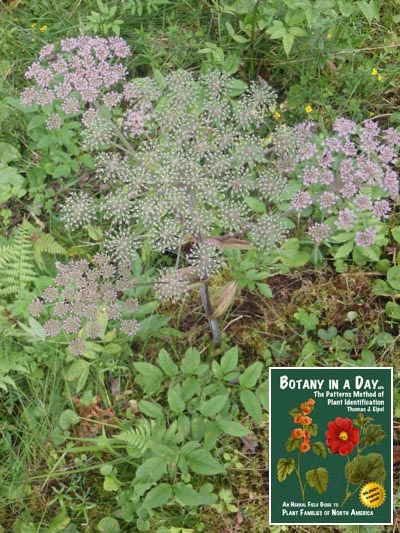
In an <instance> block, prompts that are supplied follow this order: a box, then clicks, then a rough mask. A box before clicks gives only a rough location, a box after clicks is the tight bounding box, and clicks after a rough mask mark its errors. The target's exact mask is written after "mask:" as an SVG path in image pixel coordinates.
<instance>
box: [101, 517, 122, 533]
mask: <svg viewBox="0 0 400 533" xmlns="http://www.w3.org/2000/svg"><path fill="white" fill-rule="evenodd" d="M96 529H97V530H98V531H100V532H101V533H119V532H120V531H121V528H120V527H119V522H118V520H116V519H115V518H113V517H112V516H105V517H104V518H102V519H101V520H100V522H99V523H98V524H97V528H96Z"/></svg>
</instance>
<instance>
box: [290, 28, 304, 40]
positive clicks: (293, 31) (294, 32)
mask: <svg viewBox="0 0 400 533" xmlns="http://www.w3.org/2000/svg"><path fill="white" fill-rule="evenodd" d="M289 33H291V34H292V35H294V36H296V37H307V35H308V33H307V32H306V30H303V28H298V27H297V26H292V27H291V28H289Z"/></svg>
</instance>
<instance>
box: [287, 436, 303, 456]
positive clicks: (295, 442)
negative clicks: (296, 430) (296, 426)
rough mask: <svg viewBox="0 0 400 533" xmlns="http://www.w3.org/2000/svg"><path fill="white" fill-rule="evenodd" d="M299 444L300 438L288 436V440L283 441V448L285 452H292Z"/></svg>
mask: <svg viewBox="0 0 400 533" xmlns="http://www.w3.org/2000/svg"><path fill="white" fill-rule="evenodd" d="M299 444H300V439H293V438H292V437H289V438H288V440H287V441H286V443H285V448H286V451H287V452H289V453H290V452H294V450H297V448H298V447H299Z"/></svg>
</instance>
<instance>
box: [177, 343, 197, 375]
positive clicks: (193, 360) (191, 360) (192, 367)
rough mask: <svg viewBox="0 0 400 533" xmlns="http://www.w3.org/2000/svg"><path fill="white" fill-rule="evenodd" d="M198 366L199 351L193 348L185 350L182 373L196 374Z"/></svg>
mask: <svg viewBox="0 0 400 533" xmlns="http://www.w3.org/2000/svg"><path fill="white" fill-rule="evenodd" d="M199 366H200V353H199V352H198V350H196V349H195V348H189V349H188V350H186V353H185V356H184V358H183V361H182V364H181V369H182V372H183V373H184V374H196V373H197V370H198V369H199Z"/></svg>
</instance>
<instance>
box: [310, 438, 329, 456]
mask: <svg viewBox="0 0 400 533" xmlns="http://www.w3.org/2000/svg"><path fill="white" fill-rule="evenodd" d="M311 450H312V452H313V453H315V455H318V457H322V458H323V459H325V457H326V448H325V444H324V443H323V442H320V441H318V442H313V443H312V446H311Z"/></svg>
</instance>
